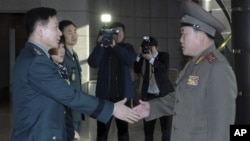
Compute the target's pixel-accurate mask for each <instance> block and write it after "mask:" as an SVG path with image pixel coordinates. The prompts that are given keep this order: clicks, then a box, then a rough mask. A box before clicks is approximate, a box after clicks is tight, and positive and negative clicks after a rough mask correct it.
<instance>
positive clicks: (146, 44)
mask: <svg viewBox="0 0 250 141" xmlns="http://www.w3.org/2000/svg"><path fill="white" fill-rule="evenodd" d="M141 47H142V54H149V53H150V52H151V45H150V37H149V36H143V41H142V44H141Z"/></svg>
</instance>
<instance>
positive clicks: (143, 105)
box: [133, 100, 150, 119]
mask: <svg viewBox="0 0 250 141" xmlns="http://www.w3.org/2000/svg"><path fill="white" fill-rule="evenodd" d="M139 102H140V104H139V105H137V106H136V107H134V108H133V110H134V111H136V112H137V113H138V114H139V116H140V119H143V118H145V117H148V116H149V112H150V105H149V103H148V102H144V101H142V100H139Z"/></svg>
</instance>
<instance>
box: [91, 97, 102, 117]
mask: <svg viewBox="0 0 250 141" xmlns="http://www.w3.org/2000/svg"><path fill="white" fill-rule="evenodd" d="M103 106H104V100H103V99H99V103H98V106H97V108H96V109H95V111H94V112H93V113H92V114H91V115H90V116H91V117H92V118H95V119H96V118H97V116H98V115H99V113H100V112H101V111H102V109H103Z"/></svg>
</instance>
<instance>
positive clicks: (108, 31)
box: [100, 27, 120, 48]
mask: <svg viewBox="0 0 250 141" xmlns="http://www.w3.org/2000/svg"><path fill="white" fill-rule="evenodd" d="M100 32H101V35H102V41H101V44H103V46H104V47H105V48H107V47H109V46H110V45H111V44H112V42H113V35H118V34H119V32H120V31H119V30H118V29H115V28H107V27H106V28H102V29H101V31H100Z"/></svg>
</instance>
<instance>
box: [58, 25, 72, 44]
mask: <svg viewBox="0 0 250 141" xmlns="http://www.w3.org/2000/svg"><path fill="white" fill-rule="evenodd" d="M69 25H73V26H74V27H76V25H75V24H74V23H73V22H72V21H70V20H62V21H60V22H59V29H60V31H61V32H63V30H64V28H65V27H66V26H69ZM61 40H62V41H63V42H65V37H64V35H62V36H61Z"/></svg>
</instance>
